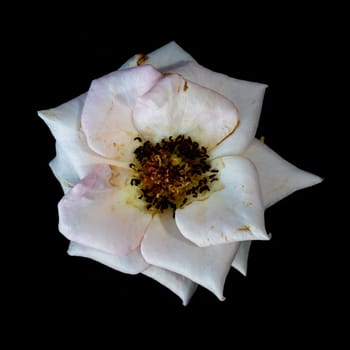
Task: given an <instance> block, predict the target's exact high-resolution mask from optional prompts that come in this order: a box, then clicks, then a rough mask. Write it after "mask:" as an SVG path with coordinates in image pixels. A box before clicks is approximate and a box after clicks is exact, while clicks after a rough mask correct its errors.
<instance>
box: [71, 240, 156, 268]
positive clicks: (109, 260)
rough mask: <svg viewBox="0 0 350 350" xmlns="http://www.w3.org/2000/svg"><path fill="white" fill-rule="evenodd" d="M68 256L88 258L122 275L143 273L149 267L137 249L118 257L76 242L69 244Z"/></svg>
mask: <svg viewBox="0 0 350 350" xmlns="http://www.w3.org/2000/svg"><path fill="white" fill-rule="evenodd" d="M68 254H69V255H72V256H82V257H84V258H90V259H92V260H95V261H98V262H99V263H102V264H104V265H106V266H108V267H111V268H112V269H115V270H118V271H120V272H124V273H130V274H132V275H134V274H137V273H139V272H142V271H144V270H145V269H147V267H148V266H149V265H148V264H147V263H146V261H145V260H144V259H143V257H142V255H141V252H140V249H139V248H137V249H135V250H134V251H133V252H131V253H130V254H129V255H123V256H120V255H115V254H109V253H105V252H103V251H101V250H97V249H94V248H91V247H88V246H85V245H83V244H79V243H76V242H70V244H69V248H68Z"/></svg>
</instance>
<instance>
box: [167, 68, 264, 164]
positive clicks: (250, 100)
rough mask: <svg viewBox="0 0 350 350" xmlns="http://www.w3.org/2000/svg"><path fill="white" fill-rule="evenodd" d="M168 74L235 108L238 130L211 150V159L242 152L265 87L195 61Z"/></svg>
mask: <svg viewBox="0 0 350 350" xmlns="http://www.w3.org/2000/svg"><path fill="white" fill-rule="evenodd" d="M170 72H172V73H178V74H181V75H182V76H183V77H184V78H186V79H188V80H190V81H193V82H195V83H197V84H199V85H202V86H205V87H207V88H209V89H212V90H214V91H216V92H218V93H220V94H222V95H223V96H225V97H226V98H228V99H230V100H231V101H232V102H233V103H234V104H235V105H236V106H237V108H238V111H239V119H240V124H239V128H237V130H236V131H235V132H234V133H233V134H231V135H230V136H229V137H228V138H226V139H225V140H224V141H223V142H222V143H221V144H220V145H219V146H218V147H217V148H215V150H213V152H212V157H213V158H215V157H222V156H228V155H235V154H240V153H242V152H243V151H244V150H245V149H246V148H247V147H248V145H249V144H250V142H251V141H252V140H253V138H254V136H255V133H256V129H257V126H258V122H259V117H260V111H261V108H262V103H263V98H264V93H265V89H266V87H267V85H265V84H260V83H254V82H250V81H244V80H238V79H234V78H231V77H229V76H227V75H224V74H221V73H216V72H213V71H211V70H209V69H207V68H204V67H202V66H200V65H199V64H197V63H195V62H186V63H184V64H182V65H179V66H176V67H174V68H172V69H170Z"/></svg>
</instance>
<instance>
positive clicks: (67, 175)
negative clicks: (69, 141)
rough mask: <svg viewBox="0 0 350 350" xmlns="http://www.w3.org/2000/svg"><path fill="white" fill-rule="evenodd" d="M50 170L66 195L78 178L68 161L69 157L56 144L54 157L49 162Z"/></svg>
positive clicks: (62, 148) (63, 149)
mask: <svg viewBox="0 0 350 350" xmlns="http://www.w3.org/2000/svg"><path fill="white" fill-rule="evenodd" d="M49 165H50V168H51V170H52V172H53V173H54V175H55V177H56V178H57V180H58V181H59V182H60V184H61V186H62V189H63V191H64V193H67V192H68V191H69V190H70V189H71V188H72V187H73V186H74V185H75V184H77V183H78V182H79V176H78V174H77V172H76V171H75V169H74V166H73V164H72V163H71V162H70V160H69V155H68V154H67V152H66V151H65V148H64V147H62V146H61V145H60V144H59V143H58V142H56V157H55V158H54V159H52V161H51V162H50V164H49Z"/></svg>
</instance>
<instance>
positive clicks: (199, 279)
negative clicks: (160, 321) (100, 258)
mask: <svg viewBox="0 0 350 350" xmlns="http://www.w3.org/2000/svg"><path fill="white" fill-rule="evenodd" d="M238 246H239V244H237V243H232V244H222V245H216V246H211V247H207V248H201V247H198V246H196V245H194V244H193V243H192V242H190V241H188V240H187V239H185V238H184V237H183V235H182V234H181V233H180V231H179V230H178V228H177V226H176V224H175V220H174V219H173V218H172V214H171V213H170V214H163V215H158V216H155V217H154V218H153V220H152V222H151V224H150V226H149V227H148V229H147V231H146V234H145V237H144V239H143V241H142V243H141V252H142V255H143V256H144V258H145V260H146V261H147V262H148V263H149V264H152V265H156V266H159V267H162V268H164V269H167V270H170V271H174V272H176V273H178V274H180V275H183V276H185V277H187V278H189V279H191V280H192V281H194V282H196V283H198V284H200V285H202V286H203V287H205V288H207V289H209V290H210V291H211V292H213V293H214V294H215V295H216V296H217V297H218V298H219V299H220V300H224V296H223V289H224V283H225V279H226V276H227V273H228V272H229V270H230V267H231V263H232V260H233V257H234V255H235V253H236V251H237V249H238Z"/></svg>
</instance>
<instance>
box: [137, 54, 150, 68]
mask: <svg viewBox="0 0 350 350" xmlns="http://www.w3.org/2000/svg"><path fill="white" fill-rule="evenodd" d="M146 60H148V56H147V55H144V54H143V53H140V55H139V58H138V59H137V62H136V64H137V65H138V66H141V64H143V63H145V61H146Z"/></svg>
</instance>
